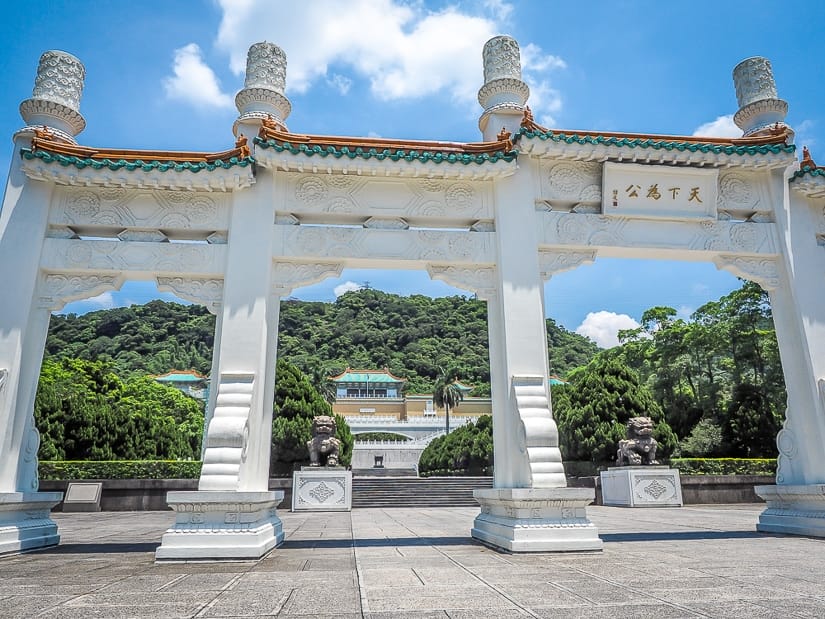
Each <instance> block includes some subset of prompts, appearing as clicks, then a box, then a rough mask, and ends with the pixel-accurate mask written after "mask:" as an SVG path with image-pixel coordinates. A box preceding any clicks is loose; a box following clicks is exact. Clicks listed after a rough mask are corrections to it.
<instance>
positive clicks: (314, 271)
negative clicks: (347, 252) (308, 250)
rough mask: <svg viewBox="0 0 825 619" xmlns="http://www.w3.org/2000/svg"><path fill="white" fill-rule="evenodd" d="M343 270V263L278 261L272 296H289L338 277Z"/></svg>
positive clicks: (275, 268) (274, 272)
mask: <svg viewBox="0 0 825 619" xmlns="http://www.w3.org/2000/svg"><path fill="white" fill-rule="evenodd" d="M343 268H344V263H343V262H285V261H276V262H275V264H273V265H272V294H273V295H277V296H279V297H286V296H289V295H290V294H291V293H292V291H293V290H294V289H295V288H300V287H301V286H309V285H310V284H316V283H318V282H321V281H324V280H325V279H327V278H329V277H338V276H339V275H341V271H342V270H343Z"/></svg>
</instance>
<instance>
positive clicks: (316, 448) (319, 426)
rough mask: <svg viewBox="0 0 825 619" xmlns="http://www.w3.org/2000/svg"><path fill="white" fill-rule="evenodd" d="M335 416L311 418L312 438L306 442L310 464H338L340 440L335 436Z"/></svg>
mask: <svg viewBox="0 0 825 619" xmlns="http://www.w3.org/2000/svg"><path fill="white" fill-rule="evenodd" d="M335 430H336V426H335V417H330V416H329V415H320V416H318V417H315V418H313V419H312V440H310V441H308V442H307V448H308V449H309V462H310V465H311V466H338V456H339V451H340V449H341V441H339V440H338V439H337V438H335Z"/></svg>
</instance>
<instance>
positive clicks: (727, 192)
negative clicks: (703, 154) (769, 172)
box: [716, 170, 774, 221]
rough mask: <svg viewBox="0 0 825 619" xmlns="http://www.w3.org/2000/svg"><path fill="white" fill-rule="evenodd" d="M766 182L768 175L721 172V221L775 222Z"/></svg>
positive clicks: (718, 201) (718, 197) (732, 171)
mask: <svg viewBox="0 0 825 619" xmlns="http://www.w3.org/2000/svg"><path fill="white" fill-rule="evenodd" d="M766 181H767V176H766V175H764V174H763V175H760V174H758V173H756V172H746V171H743V170H728V171H722V172H720V173H719V192H718V194H717V197H716V207H717V212H718V213H719V219H743V220H744V219H751V220H753V221H773V220H774V215H773V207H772V205H771V202H770V199H769V195H768V191H767V188H766V187H765V182H766Z"/></svg>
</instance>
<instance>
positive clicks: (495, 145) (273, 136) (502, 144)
mask: <svg viewBox="0 0 825 619" xmlns="http://www.w3.org/2000/svg"><path fill="white" fill-rule="evenodd" d="M258 137H259V138H260V139H262V140H275V141H276V142H289V143H290V144H296V145H297V144H305V145H307V146H331V147H333V148H336V149H340V148H344V147H347V148H350V149H355V148H362V149H372V148H374V149H376V150H414V151H435V152H440V153H455V154H481V153H500V152H502V151H504V152H509V151H511V150H513V142H512V140H511V139H510V134H509V133H507V132H506V131H503V132H502V133H500V134H499V135H498V136H497V137H498V138H499V139H498V140H497V141H495V142H440V141H434V140H393V139H389V138H363V137H346V136H330V135H309V134H300V133H290V132H289V131H287V129H286V127H284V126H283V125H282V124H280V123H278V122H277V121H275V120H274V119H272V118H271V117H270V118H267V119H265V120H264V121H263V124H262V125H261V130H260V131H259V132H258Z"/></svg>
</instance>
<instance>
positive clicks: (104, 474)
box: [40, 460, 202, 480]
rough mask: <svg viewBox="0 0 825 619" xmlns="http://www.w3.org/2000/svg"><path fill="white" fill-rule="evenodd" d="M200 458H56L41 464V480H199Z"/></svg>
mask: <svg viewBox="0 0 825 619" xmlns="http://www.w3.org/2000/svg"><path fill="white" fill-rule="evenodd" d="M201 464H202V463H201V461H200V460H105V461H99V462H89V461H83V460H75V461H71V460H54V461H51V462H48V461H47V462H41V463H40V479H43V480H46V479H48V480H69V479H197V478H198V477H200V474H201Z"/></svg>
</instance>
